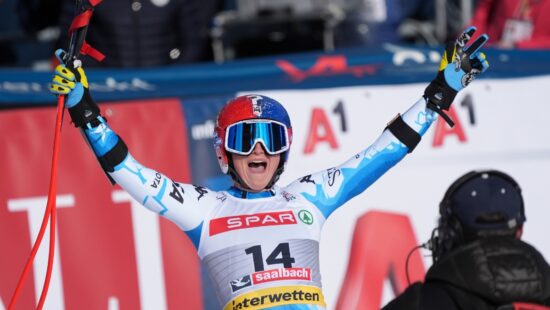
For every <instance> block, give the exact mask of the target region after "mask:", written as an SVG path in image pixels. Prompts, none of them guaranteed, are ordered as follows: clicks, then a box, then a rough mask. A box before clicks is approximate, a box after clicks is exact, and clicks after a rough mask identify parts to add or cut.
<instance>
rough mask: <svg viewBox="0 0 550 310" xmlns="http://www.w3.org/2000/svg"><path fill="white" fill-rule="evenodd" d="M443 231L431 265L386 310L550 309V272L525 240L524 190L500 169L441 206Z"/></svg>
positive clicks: (452, 190) (460, 185)
mask: <svg viewBox="0 0 550 310" xmlns="http://www.w3.org/2000/svg"><path fill="white" fill-rule="evenodd" d="M439 212H440V219H439V225H438V227H437V228H436V229H434V234H433V236H432V238H431V240H430V241H429V242H428V244H427V246H428V248H429V249H430V250H431V251H432V254H433V261H434V263H433V265H432V266H431V267H430V269H429V270H428V272H427V274H426V278H425V281H424V283H420V282H417V283H414V284H412V285H411V286H409V287H408V288H407V289H406V290H405V292H403V293H402V294H401V295H399V296H398V297H397V298H396V299H394V300H393V301H391V302H390V303H388V304H387V305H386V306H385V307H384V308H383V310H394V309H423V310H430V309H438V310H441V309H445V310H453V309H468V310H470V309H482V310H484V309H499V310H505V309H510V310H513V309H521V310H542V309H549V310H550V266H549V265H548V263H547V262H546V261H545V260H544V257H543V256H542V255H541V254H540V253H539V252H538V251H537V250H536V249H535V248H534V247H532V246H531V245H529V244H527V243H525V242H523V241H521V240H520V237H521V234H522V230H523V223H524V222H525V212H524V205H523V198H522V195H521V189H520V187H519V185H518V184H517V183H516V181H515V180H514V179H512V177H510V176H509V175H507V174H505V173H503V172H500V171H496V170H488V171H472V172H469V173H467V174H465V175H464V176H462V177H461V178H459V179H458V180H456V181H455V182H454V183H453V184H452V185H451V186H450V187H449V189H448V190H447V192H446V193H445V195H444V197H443V200H442V201H441V204H440V209H439Z"/></svg>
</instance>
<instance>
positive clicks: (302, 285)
mask: <svg viewBox="0 0 550 310" xmlns="http://www.w3.org/2000/svg"><path fill="white" fill-rule="evenodd" d="M436 116H437V115H436V114H435V113H434V112H433V111H431V110H430V109H428V108H427V107H426V101H425V100H424V99H423V98H422V99H420V100H419V101H418V102H417V103H415V104H414V105H413V106H412V107H411V108H410V109H409V110H408V111H407V112H405V113H404V114H403V115H402V116H401V117H402V119H403V121H405V123H406V124H407V125H408V126H409V127H411V128H412V129H413V130H414V131H416V132H417V133H418V134H419V135H420V136H422V135H423V134H424V133H425V132H426V130H427V129H428V128H429V126H430V125H431V123H432V122H433V121H434V120H435V119H436ZM85 134H86V136H87V139H88V140H89V141H90V144H91V146H92V148H93V150H94V151H95V153H96V155H98V157H100V156H103V155H104V154H106V153H108V152H109V151H110V150H111V149H113V148H114V146H115V145H116V144H118V143H119V140H120V138H119V137H118V136H117V135H116V134H115V133H114V132H113V131H112V130H111V129H110V128H109V126H108V125H107V124H106V123H105V122H102V123H101V124H100V125H99V126H97V127H93V128H88V129H86V130H85ZM408 151H409V149H408V147H407V146H405V144H403V143H402V142H401V141H400V140H399V139H397V138H396V137H395V136H394V135H393V134H392V133H391V132H390V131H389V130H388V129H386V130H384V131H383V133H382V135H381V136H380V137H379V138H378V139H377V140H376V141H375V142H374V143H373V144H372V145H371V146H369V147H368V148H367V149H365V150H363V151H362V152H360V153H359V154H356V155H354V156H353V157H351V158H350V159H349V160H347V161H346V162H345V163H343V164H341V165H339V166H337V167H333V168H329V169H326V170H323V171H321V172H318V173H314V174H310V175H306V176H304V177H301V178H299V179H297V180H295V181H294V182H292V183H291V184H290V185H288V186H285V187H278V186H274V187H273V188H271V189H269V190H267V191H263V192H259V193H252V192H245V191H242V190H239V189H237V188H235V187H232V188H230V189H228V190H226V191H220V192H215V191H212V190H210V189H207V188H204V187H201V186H194V185H190V184H181V183H177V182H174V181H172V180H171V179H170V178H169V177H167V176H164V175H163V174H161V173H159V172H156V171H155V170H152V169H149V168H146V167H144V166H142V165H140V164H139V163H138V162H137V161H136V160H135V159H134V158H133V157H132V155H131V154H130V153H129V152H128V151H127V150H125V154H124V156H119V158H121V161H120V162H119V163H117V164H116V165H114V171H113V172H109V176H110V177H111V178H113V179H114V180H115V181H116V182H117V183H118V184H119V185H120V186H122V188H123V189H124V190H126V191H127V192H128V193H129V194H130V195H131V196H132V197H133V198H134V199H135V200H137V201H138V202H140V203H141V204H142V205H143V206H145V207H146V208H147V209H149V210H151V211H153V212H156V213H158V214H160V215H162V216H163V217H165V218H167V219H169V220H170V221H172V222H174V223H175V224H176V225H178V226H179V228H181V229H182V230H183V231H184V232H185V233H186V234H187V236H188V237H189V238H190V239H191V240H192V242H193V244H194V245H195V247H196V249H197V253H198V255H199V257H200V259H201V261H202V262H203V265H204V266H206V269H207V271H208V274H209V276H210V277H211V279H212V281H213V283H214V287H215V290H216V295H217V296H218V299H219V301H220V304H221V308H222V309H224V310H237V309H277V310H281V309H325V308H326V304H325V300H324V297H323V293H322V290H321V274H320V270H319V238H320V235H321V228H322V227H323V224H324V223H325V221H326V220H327V218H328V217H329V216H330V214H332V212H334V211H335V210H336V209H337V208H338V207H340V206H342V205H343V204H344V203H345V202H346V201H348V200H349V199H351V198H352V197H354V196H356V195H357V194H359V193H361V192H363V191H364V190H365V189H366V188H368V187H369V186H370V185H371V184H373V183H374V182H375V181H376V180H377V179H378V178H379V177H380V176H381V175H382V174H384V173H385V172H386V171H387V170H388V169H390V168H391V167H392V166H393V165H395V164H396V163H397V162H399V161H400V160H401V159H402V158H403V157H405V155H406V154H407V152H408Z"/></svg>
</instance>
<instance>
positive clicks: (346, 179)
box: [288, 27, 489, 217]
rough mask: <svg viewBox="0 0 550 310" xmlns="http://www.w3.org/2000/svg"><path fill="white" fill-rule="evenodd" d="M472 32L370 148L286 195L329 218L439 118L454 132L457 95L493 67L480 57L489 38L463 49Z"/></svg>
mask: <svg viewBox="0 0 550 310" xmlns="http://www.w3.org/2000/svg"><path fill="white" fill-rule="evenodd" d="M474 32H475V28H473V27H471V28H468V29H467V30H466V31H465V32H464V33H463V34H462V35H461V36H460V37H459V38H458V39H457V40H456V41H455V42H454V43H453V44H449V45H448V46H447V48H446V49H445V52H444V53H443V56H442V60H441V64H440V67H439V72H438V74H437V76H436V78H435V79H434V80H433V81H432V82H431V83H430V84H429V85H428V87H427V88H426V90H425V92H424V96H423V97H422V98H421V99H419V100H418V101H417V102H416V103H415V104H413V105H412V106H411V107H410V108H409V109H408V110H407V111H406V112H405V113H403V114H402V115H400V114H398V115H397V116H396V117H395V118H394V119H393V120H392V121H390V122H389V123H388V126H387V127H386V129H385V130H384V131H383V132H382V135H381V136H380V137H379V138H378V139H376V141H375V142H374V143H373V144H372V145H370V146H369V147H367V148H366V149H365V150H364V151H362V152H360V153H359V154H356V155H355V156H353V157H352V158H350V159H349V160H347V161H346V162H344V163H343V164H341V165H339V166H337V167H333V168H329V169H327V170H325V171H321V172H318V173H316V174H313V175H309V176H306V177H303V178H301V179H299V180H296V181H295V182H293V183H292V184H291V185H289V187H288V189H289V190H290V191H293V192H295V193H300V194H301V195H303V196H304V197H305V198H306V199H307V200H309V201H310V202H312V203H313V204H315V205H316V206H317V207H318V208H319V209H320V210H321V212H322V213H323V214H324V215H325V217H328V216H329V215H330V214H331V213H332V212H333V211H334V210H336V209H337V208H338V207H339V206H341V205H343V204H344V203H345V202H346V201H348V200H349V199H351V198H352V197H354V196H356V195H358V194H359V193H361V192H363V191H364V190H366V189H367V188H368V187H369V186H370V185H371V184H373V183H374V182H375V181H376V180H378V178H380V177H381V176H382V175H383V174H384V173H386V171H388V170H389V169H390V168H391V167H393V166H394V165H395V164H397V163H398V162H399V161H400V160H401V159H403V158H404V157H405V155H407V153H410V152H412V151H413V150H414V148H415V147H416V145H417V144H418V143H419V142H420V139H421V137H422V136H423V135H424V134H425V133H426V131H427V130H428V128H429V127H430V125H431V124H432V123H433V121H434V120H435V119H436V118H437V115H438V114H439V115H441V116H442V117H443V118H444V119H445V120H446V121H447V122H448V123H449V124H450V125H451V126H453V122H452V120H451V119H450V118H449V117H448V116H447V115H446V114H445V112H444V111H447V110H448V109H449V108H450V106H451V103H452V102H453V100H454V98H455V96H456V94H457V93H458V91H460V90H461V89H462V88H464V87H466V86H467V85H468V84H469V83H470V82H471V81H472V80H473V79H474V78H475V77H476V76H477V75H478V74H480V73H481V72H483V71H485V70H486V69H487V68H488V66H489V64H488V63H487V61H486V60H485V55H484V54H483V53H479V52H478V50H479V48H480V47H481V46H482V45H483V44H484V43H485V42H486V41H487V36H486V35H482V36H480V37H479V38H478V39H477V40H475V41H474V42H473V43H472V44H471V45H470V46H465V44H466V42H468V40H469V39H470V38H471V37H472V35H473V33H474Z"/></svg>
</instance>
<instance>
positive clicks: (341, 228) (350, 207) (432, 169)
mask: <svg viewBox="0 0 550 310" xmlns="http://www.w3.org/2000/svg"><path fill="white" fill-rule="evenodd" d="M425 87H426V84H404V85H386V86H361V87H345V88H331V89H315V90H277V91H263V90H256V91H249V92H244V93H251V92H252V93H261V94H264V95H267V96H270V97H273V98H275V99H277V100H279V101H280V102H282V103H283V104H284V105H285V107H286V108H287V110H288V111H289V113H290V116H291V120H292V124H293V130H294V141H293V145H292V149H291V154H290V160H289V163H288V165H287V168H286V171H285V173H284V174H283V176H282V178H281V180H280V181H279V182H280V184H281V185H285V184H287V183H289V182H291V181H292V180H294V179H296V178H298V177H301V176H304V175H306V174H309V173H312V172H316V171H319V170H322V169H326V168H328V167H331V166H335V165H338V164H340V163H342V162H344V161H345V160H346V159H348V158H349V157H351V156H353V155H354V154H355V153H357V152H358V151H360V150H362V149H364V148H366V147H367V146H369V145H370V143H372V142H373V141H374V140H375V139H376V138H377V137H378V135H379V134H380V133H381V132H382V130H383V129H384V127H385V126H386V123H387V122H389V121H390V120H391V119H392V118H393V117H394V116H395V115H396V113H398V112H404V111H405V110H406V109H407V108H408V107H409V106H410V105H412V104H413V103H414V102H415V101H416V100H418V99H419V98H420V96H421V94H422V93H423V90H424V88H425ZM549 87H550V75H549V76H541V77H531V78H521V79H495V80H489V79H481V80H477V81H475V82H474V83H473V84H472V85H470V86H469V87H468V88H467V89H465V90H464V91H463V92H461V93H459V95H458V96H457V98H456V99H455V103H454V108H455V111H456V113H457V116H458V120H457V121H458V122H459V123H460V124H459V126H462V129H463V132H464V135H465V136H464V137H465V139H464V140H463V141H459V139H458V137H457V136H456V135H454V134H451V135H446V136H445V138H444V139H443V142H442V144H441V145H440V146H434V138H435V136H434V135H435V131H436V124H435V123H434V125H433V126H432V128H430V130H429V131H428V132H427V133H426V135H425V136H424V138H423V140H422V142H421V143H420V144H419V145H418V147H417V148H416V150H415V151H414V152H413V153H412V154H410V155H409V156H407V157H406V158H405V159H404V160H403V161H402V162H400V163H399V164H398V165H397V166H395V167H394V168H393V169H391V170H390V171H389V172H388V173H387V174H386V175H384V176H383V177H382V178H381V179H380V180H379V181H377V182H376V183H375V184H373V185H372V186H371V187H370V188H369V189H368V190H367V191H365V192H364V193H362V194H361V195H359V196H358V197H356V198H354V199H353V200H352V201H350V202H348V204H347V205H345V206H344V207H342V208H340V209H339V210H337V211H336V212H335V213H334V214H333V215H332V216H331V217H330V218H329V220H328V222H327V224H326V225H325V228H324V231H323V234H322V239H321V274H322V277H323V287H324V292H325V296H326V301H327V305H328V306H329V309H332V308H334V305H335V303H336V301H337V298H338V293H339V290H340V287H341V285H342V279H343V277H344V275H345V272H346V265H347V262H348V254H349V247H350V243H351V236H352V233H353V228H354V224H355V221H356V219H357V218H358V217H359V216H360V215H362V214H364V213H365V212H366V211H368V210H373V209H378V210H386V211H392V212H399V213H403V214H406V215H408V216H409V217H410V219H411V222H412V224H413V226H414V229H415V232H416V236H417V238H418V240H419V242H423V241H426V240H428V239H429V236H430V233H431V231H432V229H433V227H435V224H436V219H437V216H438V205H439V201H440V200H441V198H442V197H443V194H444V192H445V190H446V189H447V187H448V186H449V185H450V184H451V183H452V182H453V181H454V180H455V179H456V178H458V177H459V176H461V175H462V174H464V173H466V172H468V171H470V170H473V169H498V170H501V171H504V172H506V173H508V174H510V175H511V176H512V177H514V178H515V179H516V180H517V181H518V183H519V184H520V186H521V187H522V189H523V195H524V200H525V205H526V214H527V223H526V226H525V230H524V238H523V239H524V240H525V241H527V242H529V243H531V244H533V245H534V246H535V247H537V248H538V249H539V250H540V251H541V252H542V253H543V255H544V256H545V258H546V259H547V260H548V259H549V258H550V242H549V241H548V235H549V234H548V232H549V229H548V228H547V222H548V219H550V209H549V207H548V204H549V199H548V198H547V196H546V193H547V192H546V191H547V190H548V185H549V184H550V181H549V180H548V178H549V176H550V121H549V120H548V115H550V105H549V104H548V102H547V101H546V99H545V98H546V94H547V91H548V88H549ZM338 102H341V103H342V107H343V109H341V110H340V112H338V113H336V112H334V111H333V110H334V108H335V107H336V106H337V104H338ZM468 102H469V103H468ZM468 106H469V107H468ZM314 108H321V109H323V111H324V112H325V115H326V116H327V117H328V120H329V124H330V125H331V128H332V130H333V133H334V136H335V138H336V139H335V140H336V142H337V144H338V147H337V148H334V147H331V146H330V144H329V143H327V142H320V143H318V144H316V145H315V148H314V151H313V152H312V153H309V154H304V147H305V143H306V138H307V136H308V134H311V132H310V129H309V128H310V127H309V126H310V122H311V114H312V110H313V109H314ZM342 111H343V112H342ZM471 113H473V115H474V118H475V120H472V117H471ZM342 116H344V118H345V124H346V127H347V128H346V129H347V130H346V131H343V130H342V122H343V121H342ZM318 134H319V135H321V136H324V135H325V134H326V132H325V131H324V130H323V128H321V129H320V130H319V132H318ZM395 237H396V238H398V237H399V236H395ZM335 253H338V255H336V254H335ZM425 254H428V253H425ZM430 264H431V258H430V257H429V256H426V257H425V266H426V267H428V266H429V265H430ZM391 298H393V296H392V293H391V291H390V290H389V289H388V290H385V291H384V297H383V303H385V302H387V301H389V300H390V299H391Z"/></svg>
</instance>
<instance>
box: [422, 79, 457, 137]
mask: <svg viewBox="0 0 550 310" xmlns="http://www.w3.org/2000/svg"><path fill="white" fill-rule="evenodd" d="M456 94H458V92H457V91H456V90H454V89H453V88H451V87H450V86H449V85H447V83H446V82H445V76H444V73H443V71H439V72H438V73H437V76H436V78H435V79H434V80H433V81H432V82H431V83H430V85H428V87H426V90H424V98H425V99H426V106H427V107H428V108H429V109H430V110H432V111H434V112H435V113H437V114H439V115H440V116H441V117H442V118H443V119H444V120H445V122H446V123H447V124H449V126H451V127H453V126H454V125H455V123H454V122H453V120H452V119H451V118H450V117H449V116H448V115H447V114H445V112H443V111H448V110H449V108H450V107H451V104H452V103H453V101H454V100H455V97H456Z"/></svg>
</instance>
